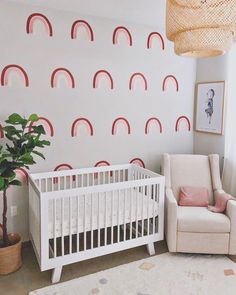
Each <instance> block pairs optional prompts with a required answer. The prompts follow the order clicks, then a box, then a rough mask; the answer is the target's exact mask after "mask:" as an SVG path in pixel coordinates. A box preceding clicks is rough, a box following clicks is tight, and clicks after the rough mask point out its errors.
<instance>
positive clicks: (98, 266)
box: [0, 241, 167, 295]
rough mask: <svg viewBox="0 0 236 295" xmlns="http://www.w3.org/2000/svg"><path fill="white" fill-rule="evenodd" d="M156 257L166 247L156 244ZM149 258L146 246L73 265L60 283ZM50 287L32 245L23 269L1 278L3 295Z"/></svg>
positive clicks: (26, 249)
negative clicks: (40, 268)
mask: <svg viewBox="0 0 236 295" xmlns="http://www.w3.org/2000/svg"><path fill="white" fill-rule="evenodd" d="M155 249H156V254H161V253H165V252H167V246H166V243H165V242H164V241H163V242H158V243H156V244H155ZM146 257H149V256H148V254H147V250H146V247H145V246H142V247H138V248H134V249H130V250H126V251H122V252H118V253H114V254H110V255H106V256H102V257H98V258H94V259H90V260H87V261H83V262H79V263H74V264H71V265H68V266H65V267H64V268H63V272H62V279H61V282H64V281H68V280H71V279H74V278H78V277H81V276H85V275H88V274H91V273H95V272H98V271H101V270H105V269H107V268H111V267H115V266H118V265H121V264H126V263H129V262H132V261H136V260H140V259H143V258H146ZM50 284H51V271H46V272H40V270H39V266H38V263H37V260H36V257H35V255H34V251H33V249H32V247H31V246H30V245H28V246H25V247H24V249H23V266H22V267H21V269H20V270H18V271H17V272H15V273H13V274H10V275H7V276H0V295H27V294H28V292H29V291H33V290H35V289H39V288H43V287H45V286H49V285H50Z"/></svg>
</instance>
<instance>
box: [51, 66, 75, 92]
mask: <svg viewBox="0 0 236 295" xmlns="http://www.w3.org/2000/svg"><path fill="white" fill-rule="evenodd" d="M60 73H63V74H64V75H65V76H66V78H67V83H68V85H70V84H71V87H72V88H75V79H74V77H73V75H72V74H71V72H70V71H69V70H67V69H66V68H57V69H56V70H54V71H53V72H52V75H51V87H52V88H55V87H56V86H57V76H58V75H59V74H60Z"/></svg>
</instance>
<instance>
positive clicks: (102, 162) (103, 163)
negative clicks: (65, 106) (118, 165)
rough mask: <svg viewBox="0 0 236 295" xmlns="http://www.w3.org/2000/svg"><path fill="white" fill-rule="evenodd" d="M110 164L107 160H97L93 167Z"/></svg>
mask: <svg viewBox="0 0 236 295" xmlns="http://www.w3.org/2000/svg"><path fill="white" fill-rule="evenodd" d="M110 165H111V164H110V163H109V162H108V161H104V160H103V161H99V162H97V163H96V164H95V165H94V167H102V166H110Z"/></svg>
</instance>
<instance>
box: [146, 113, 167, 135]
mask: <svg viewBox="0 0 236 295" xmlns="http://www.w3.org/2000/svg"><path fill="white" fill-rule="evenodd" d="M153 123H156V124H157V125H158V127H159V130H160V133H162V131H163V128H162V124H161V121H160V120H159V119H158V118H156V117H153V118H150V119H148V120H147V122H146V125H145V134H148V133H149V128H150V125H151V124H153Z"/></svg>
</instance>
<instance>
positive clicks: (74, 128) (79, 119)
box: [71, 118, 94, 137]
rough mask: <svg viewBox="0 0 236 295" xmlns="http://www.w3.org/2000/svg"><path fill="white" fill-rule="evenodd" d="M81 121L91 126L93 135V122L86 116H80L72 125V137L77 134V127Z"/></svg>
mask: <svg viewBox="0 0 236 295" xmlns="http://www.w3.org/2000/svg"><path fill="white" fill-rule="evenodd" d="M79 123H85V124H86V125H87V126H88V128H89V132H90V135H91V136H93V134H94V131H93V125H92V124H91V122H90V121H89V120H88V119H86V118H78V119H76V120H75V121H74V122H73V124H72V127H71V136H72V137H75V136H76V135H77V131H76V127H77V126H78V124H79Z"/></svg>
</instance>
